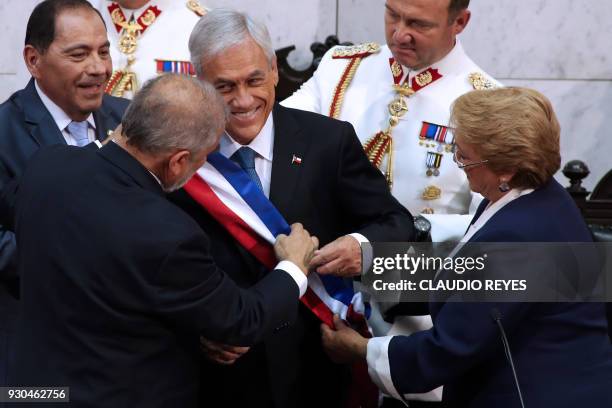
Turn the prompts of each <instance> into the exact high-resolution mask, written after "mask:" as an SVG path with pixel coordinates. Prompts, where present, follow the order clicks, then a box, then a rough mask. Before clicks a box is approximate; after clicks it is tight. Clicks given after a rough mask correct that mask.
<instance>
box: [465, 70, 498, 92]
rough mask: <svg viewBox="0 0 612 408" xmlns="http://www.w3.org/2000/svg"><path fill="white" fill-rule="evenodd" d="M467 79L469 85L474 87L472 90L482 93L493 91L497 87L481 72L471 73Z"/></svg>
mask: <svg viewBox="0 0 612 408" xmlns="http://www.w3.org/2000/svg"><path fill="white" fill-rule="evenodd" d="M468 79H469V80H470V84H472V86H473V87H474V89H476V90H478V91H482V90H483V89H495V88H497V85H495V83H494V82H493V81H491V80H490V79H489V78H487V77H485V76H484V74H482V73H481V72H472V73H471V74H470V75H469V76H468Z"/></svg>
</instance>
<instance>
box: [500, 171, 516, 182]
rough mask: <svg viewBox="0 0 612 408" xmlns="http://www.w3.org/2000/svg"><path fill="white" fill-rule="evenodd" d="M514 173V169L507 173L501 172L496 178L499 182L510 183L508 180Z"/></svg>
mask: <svg viewBox="0 0 612 408" xmlns="http://www.w3.org/2000/svg"><path fill="white" fill-rule="evenodd" d="M515 175H516V170H515V171H512V172H508V173H502V174H500V175H499V176H498V179H499V182H500V183H510V181H511V180H512V179H513V178H514V176H515Z"/></svg>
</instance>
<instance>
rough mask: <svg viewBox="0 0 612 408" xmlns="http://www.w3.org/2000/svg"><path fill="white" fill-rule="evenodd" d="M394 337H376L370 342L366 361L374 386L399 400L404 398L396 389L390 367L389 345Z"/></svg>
mask: <svg viewBox="0 0 612 408" xmlns="http://www.w3.org/2000/svg"><path fill="white" fill-rule="evenodd" d="M391 339H393V336H386V337H374V338H371V339H370V340H369V341H368V351H367V355H366V360H367V362H368V373H369V374H370V378H372V381H374V384H376V385H377V386H378V388H380V390H381V391H382V392H384V393H385V394H387V395H390V396H392V397H393V398H396V399H398V400H401V399H402V397H401V396H400V393H399V392H398V391H397V390H396V389H395V386H394V385H393V380H392V379H391V367H390V365H389V343H391Z"/></svg>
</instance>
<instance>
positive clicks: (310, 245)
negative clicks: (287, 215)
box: [274, 223, 319, 276]
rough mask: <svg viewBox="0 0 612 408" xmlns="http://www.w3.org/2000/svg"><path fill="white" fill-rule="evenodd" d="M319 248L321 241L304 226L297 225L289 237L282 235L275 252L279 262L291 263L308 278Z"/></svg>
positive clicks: (294, 225)
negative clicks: (311, 262)
mask: <svg viewBox="0 0 612 408" xmlns="http://www.w3.org/2000/svg"><path fill="white" fill-rule="evenodd" d="M318 247H319V240H318V239H317V237H315V236H312V237H311V236H310V234H308V231H306V230H305V229H304V227H302V224H300V223H296V224H293V225H292V226H291V233H290V234H289V236H287V235H285V234H280V235H279V236H278V237H277V239H276V243H275V244H274V252H275V253H276V257H277V258H278V260H279V261H291V262H293V263H294V264H296V265H297V266H298V268H300V269H301V270H302V272H304V275H306V276H308V265H310V260H311V259H312V257H313V255H314V251H315V250H316V249H317V248H318Z"/></svg>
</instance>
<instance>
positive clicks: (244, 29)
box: [189, 8, 276, 76]
mask: <svg viewBox="0 0 612 408" xmlns="http://www.w3.org/2000/svg"><path fill="white" fill-rule="evenodd" d="M249 36H250V37H251V38H252V39H253V40H254V41H255V42H256V43H257V44H258V45H259V46H260V47H261V49H262V50H263V51H264V53H265V54H266V57H268V61H269V62H270V64H272V60H273V59H274V57H275V55H276V54H275V53H274V48H272V40H271V39H270V33H269V32H268V29H267V28H266V26H265V25H264V24H261V23H259V22H257V21H255V20H253V19H252V18H251V17H249V16H248V15H246V14H245V13H241V12H239V11H235V10H230V9H223V8H218V9H213V10H211V11H209V12H208V13H206V15H204V16H203V17H202V18H200V21H198V23H197V24H196V25H195V27H194V28H193V31H192V32H191V36H190V37H189V52H190V53H191V63H192V64H193V66H194V67H195V71H196V73H197V74H198V76H201V75H202V74H203V71H202V61H203V59H208V58H212V57H214V56H216V55H217V54H219V53H220V52H222V51H224V50H226V49H228V48H230V47H233V46H234V45H237V44H240V43H242V42H243V41H245V40H246V39H248V37H249Z"/></svg>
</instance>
